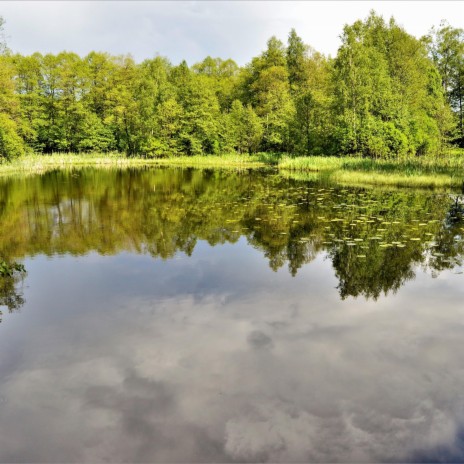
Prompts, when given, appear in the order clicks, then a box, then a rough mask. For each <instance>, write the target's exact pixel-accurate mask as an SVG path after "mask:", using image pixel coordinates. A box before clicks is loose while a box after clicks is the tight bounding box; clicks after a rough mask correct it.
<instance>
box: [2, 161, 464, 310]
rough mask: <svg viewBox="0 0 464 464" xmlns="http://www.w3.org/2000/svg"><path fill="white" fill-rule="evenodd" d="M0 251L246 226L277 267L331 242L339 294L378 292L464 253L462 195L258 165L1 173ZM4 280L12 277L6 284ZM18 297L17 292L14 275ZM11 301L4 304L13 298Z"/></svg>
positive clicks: (225, 232)
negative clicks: (325, 178)
mask: <svg viewBox="0 0 464 464" xmlns="http://www.w3.org/2000/svg"><path fill="white" fill-rule="evenodd" d="M0 198H1V201H0V253H1V254H2V255H3V256H5V257H7V258H8V259H11V260H14V259H21V258H23V257H25V256H31V255H35V254H39V253H43V254H46V255H52V254H55V253H69V254H73V255H80V254H84V253H88V252H90V251H97V252H98V253H101V254H115V253H118V252H120V251H122V250H130V251H133V252H136V253H149V254H150V255H151V256H153V257H156V258H162V259H169V258H172V257H173V256H174V255H175V254H176V253H178V252H184V253H186V254H187V255H190V254H191V253H192V252H193V250H194V248H195V246H196V243H197V242H198V240H205V241H207V242H208V243H209V244H210V245H217V244H222V243H225V242H231V243H234V242H236V241H237V240H238V239H239V238H240V237H241V236H244V237H246V239H247V241H248V242H249V243H250V244H251V245H252V246H253V247H255V248H257V249H258V250H260V251H262V253H263V255H264V256H265V257H266V259H267V260H268V261H269V265H270V267H271V268H272V269H273V270H277V269H279V268H281V267H282V266H285V265H286V266H288V269H289V272H290V273H291V274H292V275H296V274H297V272H298V270H299V269H300V268H301V267H302V266H304V265H305V264H307V263H309V262H311V261H312V260H313V259H314V258H315V257H316V256H317V255H318V254H320V253H324V254H325V255H326V256H327V257H328V258H329V259H330V260H331V261H332V264H333V267H334V271H335V274H336V276H337V278H338V279H339V286H338V288H339V292H340V296H341V297H342V298H346V297H348V296H354V297H356V296H364V297H366V298H374V299H375V298H378V297H379V296H380V295H381V294H383V293H384V294H386V293H388V292H395V291H397V290H398V289H399V288H400V287H401V286H402V285H403V284H404V283H405V282H406V281H408V280H410V279H413V278H414V268H415V267H416V266H418V265H420V266H423V267H424V268H426V269H429V270H431V271H432V272H434V273H437V272H440V271H442V270H444V269H451V268H453V267H455V266H460V265H461V264H462V256H463V241H462V234H463V227H464V224H463V198H462V196H457V195H450V194H437V193H433V192H428V191H412V190H375V189H370V190H367V189H362V188H356V189H353V188H351V189H348V188H342V187H336V186H330V185H324V184H322V183H315V182H313V183H308V182H299V181H296V180H292V179H284V178H282V177H280V176H279V175H277V174H274V173H262V172H258V171H244V172H233V171H232V172H227V171H222V170H204V171H201V170H193V169H187V170H182V169H124V170H114V169H113V170H96V169H82V170H79V171H55V172H50V173H47V174H44V175H42V176H34V177H30V178H10V179H2V180H1V181H0ZM4 285H5V286H7V284H6V283H5V284H4ZM8 285H10V287H8V288H9V289H10V290H9V293H8V292H6V293H5V292H4V293H5V294H8V295H10V297H9V299H8V300H5V301H9V302H10V303H9V304H10V306H11V307H14V305H15V304H16V305H17V306H18V305H20V303H21V297H20V296H19V295H17V297H16V299H15V298H14V297H13V295H14V293H12V291H11V289H12V288H14V285H13V287H11V285H12V284H8ZM15 302H16V303H15ZM10 306H8V307H10Z"/></svg>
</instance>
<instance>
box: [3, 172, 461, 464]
mask: <svg viewBox="0 0 464 464" xmlns="http://www.w3.org/2000/svg"><path fill="white" fill-rule="evenodd" d="M0 198H1V202H2V203H1V205H2V206H1V210H0V214H1V216H0V229H1V230H0V255H2V256H6V257H8V258H9V259H12V260H13V259H15V260H18V259H20V260H25V261H24V262H25V265H26V268H27V270H28V276H27V279H26V284H27V285H25V288H24V293H25V298H26V299H27V303H25V305H24V310H23V311H22V312H21V313H18V314H16V315H15V316H14V317H9V318H6V319H5V321H4V323H3V324H1V325H0V461H2V462H18V461H23V462H24V461H34V462H50V461H54V462H57V461H68V462H76V461H81V462H82V461H94V462H96V461H120V462H155V461H156V462H187V461H188V462H213V461H214V462H244V461H254V462H256V461H274V462H275V461H281V462H291V461H293V462H302V461H305V462H307V461H312V462H334V461H343V462H346V461H427V460H429V461H430V460H432V461H440V460H447V461H463V460H464V452H463V440H462V424H463V414H464V394H463V393H462V388H461V386H462V384H463V383H464V365H463V363H462V361H461V356H460V351H459V349H458V347H459V346H460V342H461V340H462V339H463V335H464V326H463V324H462V321H463V320H464V318H463V316H464V308H463V305H462V301H463V297H464V286H463V285H462V282H463V280H462V279H463V275H461V274H459V272H460V266H461V260H462V255H463V253H462V251H463V250H462V241H461V240H462V238H461V237H462V228H463V222H462V208H461V207H460V203H459V197H456V196H454V195H449V194H433V193H430V192H417V191H376V190H363V189H355V190H353V189H344V188H339V187H332V186H327V185H317V184H302V183H298V182H292V181H289V180H282V179H280V178H279V177H277V176H275V175H272V174H261V173H256V172H252V173H242V174H234V173H222V172H218V171H215V172H200V171H181V170H164V169H163V170H155V171H150V170H143V171H136V170H134V171H132V170H128V171H96V170H95V171H94V170H89V171H80V172H79V173H76V174H74V175H72V174H66V173H62V172H61V173H60V172H57V173H52V174H47V175H45V176H41V177H31V178H30V179H21V180H2V181H1V184H0ZM219 245H221V246H219ZM250 245H251V246H250ZM263 256H264V259H263ZM153 257H160V258H163V259H153ZM309 263H310V264H309ZM306 264H309V265H306ZM269 266H270V267H269ZM286 266H287V267H288V270H289V271H290V272H288V270H287V269H286ZM430 274H432V276H433V277H435V278H431V275H430ZM383 294H387V296H386V297H385V296H382V295H383ZM352 296H363V297H365V298H352Z"/></svg>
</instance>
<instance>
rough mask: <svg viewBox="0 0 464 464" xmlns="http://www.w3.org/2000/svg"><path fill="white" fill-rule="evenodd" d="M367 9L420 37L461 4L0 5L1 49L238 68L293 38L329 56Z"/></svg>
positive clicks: (459, 14) (462, 23) (457, 21)
mask: <svg viewBox="0 0 464 464" xmlns="http://www.w3.org/2000/svg"><path fill="white" fill-rule="evenodd" d="M370 9H375V10H376V11H377V12H378V13H380V14H382V15H384V16H385V17H386V18H388V17H390V16H391V15H394V16H395V18H396V19H397V21H398V22H399V23H400V24H402V25H403V26H404V27H405V28H406V29H407V30H408V31H409V32H410V33H412V34H414V35H416V36H421V35H423V34H425V33H427V31H428V30H429V29H430V27H431V26H432V25H438V23H439V22H440V20H441V19H447V20H449V22H450V23H451V24H452V25H454V26H456V27H464V20H463V18H464V15H463V12H464V3H462V2H446V1H441V2H438V1H429V2H419V1H404V2H395V1H393V2H392V1H385V2H381V1H376V2H374V1H370V2H368V1H357V2H339V1H333V2H320V1H314V2H278V1H276V2H264V1H258V2H240V1H228V2H213V1H205V2H185V1H176V2H138V1H131V2H128V1H127V2H124V1H121V2H107V1H103V2H101V1H100V2H99V1H95V2H81V1H75V2H54V1H30V2H9V1H7V2H2V3H1V5H0V15H2V16H3V17H4V18H5V19H6V21H7V25H6V29H7V33H8V35H9V36H10V39H9V45H10V47H11V48H12V49H13V50H14V51H18V52H20V53H26V54H28V53H32V52H34V51H40V52H42V53H46V52H53V53H56V52H58V51H60V50H63V49H66V50H71V51H75V52H77V53H79V54H86V53H88V52H89V51H91V50H102V51H108V52H110V53H114V54H120V53H132V55H133V56H134V57H135V58H136V59H137V60H142V59H144V58H149V57H152V56H154V55H155V54H157V53H159V54H161V55H164V56H167V57H168V58H170V59H171V61H173V62H174V63H177V62H179V61H180V60H182V59H184V58H185V59H187V61H188V62H189V63H191V64H192V63H194V62H196V61H199V60H201V59H203V58H204V57H205V56H207V55H212V56H221V57H223V58H229V57H230V58H233V59H235V60H236V61H237V62H238V63H239V64H244V63H246V62H248V61H249V60H250V59H251V57H253V56H255V55H257V54H258V53H260V51H261V50H262V49H263V48H264V47H265V44H266V41H267V39H268V38H269V37H270V36H271V35H276V36H277V37H279V38H280V39H282V40H286V37H287V35H288V32H289V30H290V29H291V28H292V27H295V28H296V30H297V32H298V33H299V34H300V35H301V36H302V37H303V39H304V40H305V42H306V43H309V44H310V45H312V46H313V47H314V48H316V49H317V50H319V51H321V52H323V53H326V54H332V55H333V54H335V53H336V50H337V48H338V45H339V39H338V36H339V35H340V33H341V32H342V28H343V25H344V24H345V23H352V22H353V21H355V20H356V19H359V18H364V17H365V16H366V15H367V14H368V12H369V10H370Z"/></svg>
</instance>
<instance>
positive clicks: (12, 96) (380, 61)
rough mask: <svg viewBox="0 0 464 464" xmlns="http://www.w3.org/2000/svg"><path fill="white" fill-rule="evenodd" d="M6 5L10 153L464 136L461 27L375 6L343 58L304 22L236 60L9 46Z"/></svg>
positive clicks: (6, 144) (413, 142)
mask: <svg viewBox="0 0 464 464" xmlns="http://www.w3.org/2000/svg"><path fill="white" fill-rule="evenodd" d="M3 28H4V21H3V19H1V18H0V157H3V158H6V159H11V158H14V157H18V156H21V155H23V154H24V153H26V152H27V151H30V150H31V151H35V152H38V153H50V152H57V151H59V152H86V151H99V152H105V151H119V152H123V153H126V154H127V155H128V156H136V155H137V156H146V157H169V156H176V155H180V154H182V155H198V154H202V155H220V154H224V153H230V152H239V153H253V152H257V151H269V152H287V153H291V154H294V155H337V156H344V155H362V156H366V157H373V158H407V157H413V156H421V155H426V154H435V155H437V154H440V153H441V152H442V151H443V147H444V145H445V144H446V143H449V142H455V143H458V144H460V145H464V122H463V121H464V33H463V31H462V30H461V29H455V28H452V27H451V26H449V25H448V24H447V23H442V24H441V25H440V26H439V28H436V29H432V30H431V32H430V34H429V35H428V36H427V37H424V38H422V39H418V38H415V37H413V36H412V35H410V34H408V33H407V32H406V31H405V30H404V29H403V28H402V27H400V26H399V25H398V24H397V23H396V22H395V20H394V19H393V18H392V19H390V20H389V21H385V20H384V19H383V18H382V17H381V16H379V15H377V14H376V13H375V12H371V13H370V15H369V16H368V17H367V18H366V19H365V20H358V21H356V22H355V23H354V24H351V25H346V26H345V27H344V30H343V33H342V35H341V39H342V44H341V46H340V48H339V50H338V53H337V55H336V56H335V57H334V58H330V57H326V56H324V55H323V54H321V53H318V52H317V51H315V50H313V49H312V48H311V47H310V46H309V45H307V44H305V43H304V42H303V40H302V39H301V37H299V36H298V34H297V33H296V31H295V30H294V29H292V30H291V31H290V33H289V36H288V40H287V43H286V44H284V43H283V42H282V41H281V40H279V39H278V38H276V37H271V38H270V39H269V40H268V42H267V46H266V48H265V50H264V51H263V52H262V53H261V54H260V55H259V56H256V57H254V58H252V60H251V61H250V63H248V64H247V65H246V66H243V67H240V66H238V65H237V64H236V63H235V62H234V61H233V60H231V59H222V58H219V57H216V58H213V57H211V56H208V57H206V58H205V59H204V60H203V61H202V62H200V63H195V64H193V65H192V66H189V65H188V64H187V63H186V62H185V61H183V62H181V63H180V64H179V65H173V64H172V63H170V62H169V60H168V59H166V58H163V57H155V58H153V59H147V60H145V61H143V62H142V63H136V62H135V61H134V60H133V59H132V57H131V56H111V55H109V54H107V53H101V52H91V53H89V54H88V55H87V56H84V57H81V56H79V55H77V54H75V53H72V52H61V53H58V54H56V55H52V54H45V55H43V54H41V53H34V54H33V55H30V56H23V55H20V54H17V53H12V52H11V51H10V50H9V49H8V47H7V46H6V43H5V40H4V39H2V37H3V34H2V31H3Z"/></svg>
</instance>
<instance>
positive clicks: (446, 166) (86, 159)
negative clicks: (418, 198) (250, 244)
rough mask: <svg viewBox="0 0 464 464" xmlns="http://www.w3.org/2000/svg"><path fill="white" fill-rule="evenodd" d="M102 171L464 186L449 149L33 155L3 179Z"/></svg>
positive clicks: (3, 167)
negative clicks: (376, 154) (272, 173)
mask: <svg viewBox="0 0 464 464" xmlns="http://www.w3.org/2000/svg"><path fill="white" fill-rule="evenodd" d="M85 166H97V167H107V168H113V167H143V166H177V167H183V168H188V167H194V168H205V169H206V168H221V169H223V168H224V169H249V168H259V167H266V166H267V167H269V166H271V167H272V166H273V167H276V168H278V170H279V172H280V173H281V174H282V175H284V176H286V177H292V178H295V179H300V180H316V179H318V180H324V181H327V182H329V183H330V182H334V183H340V184H344V185H390V186H398V187H427V188H447V187H462V186H463V183H464V154H463V152H462V151H461V150H449V151H448V152H447V153H445V154H444V155H442V156H440V157H423V158H419V157H418V158H414V159H408V160H373V159H366V158H360V157H343V158H338V157H322V156H311V157H290V156H287V155H280V154H275V153H257V154H254V155H247V154H228V155H223V156H181V157H172V158H142V157H127V156H126V155H124V154H121V153H104V154H102V153H86V154H75V153H54V154H51V155H37V154H33V155H28V156H25V157H23V158H19V159H16V160H14V161H11V162H3V163H1V164H0V175H13V174H22V175H23V174H35V173H41V172H45V171H50V170H53V169H70V168H72V169H75V168H79V167H85Z"/></svg>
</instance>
